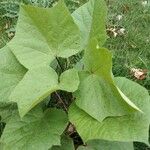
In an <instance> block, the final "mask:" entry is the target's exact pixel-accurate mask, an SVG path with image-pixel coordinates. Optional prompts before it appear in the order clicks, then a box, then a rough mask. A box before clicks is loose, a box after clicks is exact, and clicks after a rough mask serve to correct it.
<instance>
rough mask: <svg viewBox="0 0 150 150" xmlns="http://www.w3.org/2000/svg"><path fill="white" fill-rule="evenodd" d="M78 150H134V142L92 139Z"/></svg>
mask: <svg viewBox="0 0 150 150" xmlns="http://www.w3.org/2000/svg"><path fill="white" fill-rule="evenodd" d="M78 150H134V148H133V143H129V142H128V143H127V142H110V141H104V140H91V141H88V142H87V143H86V146H85V147H84V146H81V147H79V148H78Z"/></svg>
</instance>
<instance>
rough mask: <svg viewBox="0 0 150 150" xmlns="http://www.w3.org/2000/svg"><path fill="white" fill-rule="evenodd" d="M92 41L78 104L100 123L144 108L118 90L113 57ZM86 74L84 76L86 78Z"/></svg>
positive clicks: (86, 57) (77, 94) (87, 51)
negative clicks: (107, 118)
mask: <svg viewBox="0 0 150 150" xmlns="http://www.w3.org/2000/svg"><path fill="white" fill-rule="evenodd" d="M97 44H98V43H97V41H96V40H92V41H91V42H90V44H89V46H88V48H87V49H86V50H85V55H84V71H81V72H80V85H79V89H78V90H77V92H76V93H75V97H76V104H77V106H78V107H79V108H81V109H83V110H84V111H85V112H87V113H88V114H89V115H91V116H92V117H93V118H95V119H97V120H98V121H100V122H101V121H102V120H104V119H105V118H106V117H109V116H123V115H126V114H129V113H132V112H135V111H136V110H138V111H140V109H139V108H138V107H137V106H136V105H135V104H134V103H133V102H131V101H130V100H129V99H128V98H127V97H126V96H125V95H124V94H123V93H121V94H120V92H121V90H118V88H117V86H116V85H115V83H114V81H113V77H112V55H111V53H110V52H109V51H108V50H107V49H105V48H97V47H96V46H97ZM82 74H83V75H82Z"/></svg>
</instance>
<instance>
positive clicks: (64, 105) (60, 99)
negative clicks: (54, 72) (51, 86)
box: [55, 92, 68, 113]
mask: <svg viewBox="0 0 150 150" xmlns="http://www.w3.org/2000/svg"><path fill="white" fill-rule="evenodd" d="M55 94H56V95H57V97H58V99H59V101H60V102H61V103H62V104H63V107H64V110H65V111H66V113H68V109H67V106H66V104H65V103H64V101H63V100H62V98H61V97H60V95H59V94H58V93H57V92H55Z"/></svg>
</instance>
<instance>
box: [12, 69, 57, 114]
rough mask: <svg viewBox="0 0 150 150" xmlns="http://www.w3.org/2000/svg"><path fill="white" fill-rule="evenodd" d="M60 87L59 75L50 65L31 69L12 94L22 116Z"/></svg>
mask: <svg viewBox="0 0 150 150" xmlns="http://www.w3.org/2000/svg"><path fill="white" fill-rule="evenodd" d="M57 89H58V76H57V74H56V72H55V71H54V70H53V69H52V68H50V67H38V68H35V69H32V70H29V71H28V72H27V73H26V75H25V76H24V78H23V79H22V80H21V81H20V82H19V84H18V85H17V86H16V88H15V90H14V91H13V92H12V93H11V95H10V101H13V102H16V103H17V105H18V109H19V113H20V116H21V117H23V116H24V115H25V114H26V113H27V112H28V111H29V110H31V109H32V108H33V107H34V106H36V105H37V104H38V103H40V102H41V101H42V100H43V99H44V98H46V97H47V96H48V95H50V94H51V93H52V92H54V91H56V90H57Z"/></svg>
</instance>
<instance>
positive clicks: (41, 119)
mask: <svg viewBox="0 0 150 150" xmlns="http://www.w3.org/2000/svg"><path fill="white" fill-rule="evenodd" d="M67 123H68V119H67V116H66V114H65V113H64V112H63V111H61V110H56V109H48V110H46V111H45V112H43V110H42V109H41V108H40V107H36V108H35V109H33V110H32V111H31V112H29V113H28V114H27V115H26V116H25V117H24V118H23V119H20V117H19V115H18V114H16V115H14V116H12V118H11V119H10V120H9V122H8V123H7V125H6V127H5V129H4V132H3V134H2V137H1V141H2V143H3V146H4V149H5V150H10V149H11V150H18V149H20V150H37V149H41V150H42V149H43V150H47V149H49V148H51V147H52V146H53V145H60V135H61V134H62V133H63V131H64V130H65V128H66V126H67Z"/></svg>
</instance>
